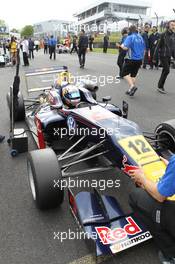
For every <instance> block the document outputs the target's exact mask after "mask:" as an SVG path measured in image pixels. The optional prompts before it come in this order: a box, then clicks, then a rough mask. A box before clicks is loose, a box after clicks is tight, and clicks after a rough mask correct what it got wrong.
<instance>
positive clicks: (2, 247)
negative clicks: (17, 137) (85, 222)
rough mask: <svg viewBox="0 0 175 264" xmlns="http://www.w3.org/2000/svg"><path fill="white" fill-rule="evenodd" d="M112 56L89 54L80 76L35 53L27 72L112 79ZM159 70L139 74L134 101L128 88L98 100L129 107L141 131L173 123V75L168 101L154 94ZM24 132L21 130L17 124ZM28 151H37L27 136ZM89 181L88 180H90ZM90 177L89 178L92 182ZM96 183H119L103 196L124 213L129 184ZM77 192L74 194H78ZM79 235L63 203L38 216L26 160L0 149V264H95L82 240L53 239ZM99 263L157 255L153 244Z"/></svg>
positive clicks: (60, 60) (115, 88) (71, 60)
mask: <svg viewBox="0 0 175 264" xmlns="http://www.w3.org/2000/svg"><path fill="white" fill-rule="evenodd" d="M116 59H117V56H115V55H108V54H95V53H93V54H88V55H87V64H86V68H85V69H84V70H81V69H79V66H78V60H77V56H76V55H75V54H74V55H57V59H56V61H50V60H49V58H48V55H44V54H43V52H42V51H40V52H38V53H37V54H36V56H35V59H34V60H33V61H32V62H31V66H30V67H29V68H30V69H31V68H40V67H46V66H53V65H67V66H68V67H69V70H70V71H71V72H72V73H73V74H75V75H82V74H83V75H86V74H90V75H93V76H99V75H110V76H116V73H117V67H116ZM25 70H26V68H25V67H22V66H21V69H20V75H21V90H22V91H23V93H24V94H26V88H25V84H24V71H25ZM14 73H15V69H14V68H11V67H10V68H1V69H0V133H1V134H4V135H5V136H6V138H8V131H9V112H8V108H7V105H6V93H7V92H8V90H9V87H10V85H11V84H12V82H13V76H14ZM159 75H160V70H159V71H157V70H153V71H150V70H141V71H140V73H139V77H138V87H139V90H138V92H137V93H136V95H135V97H134V98H128V97H127V95H125V91H126V89H127V85H126V83H125V82H124V81H121V82H120V84H114V83H113V84H106V85H105V86H101V87H100V89H99V92H98V99H100V98H101V97H102V96H106V95H111V96H112V102H113V103H115V104H116V105H119V106H120V105H121V102H122V100H123V99H124V100H127V102H128V103H129V119H131V120H133V121H135V122H137V123H138V124H139V126H140V127H141V128H142V130H143V131H154V129H155V127H156V125H157V124H159V123H160V122H162V121H164V120H168V119H172V118H174V117H175V116H174V113H175V111H174V110H175V104H174V102H175V75H174V71H173V70H172V71H171V74H170V75H169V77H168V80H167V82H166V90H167V91H168V94H167V95H162V94H159V93H158V92H157V91H156V84H157V81H158V78H159ZM18 126H19V127H23V126H24V124H23V123H21V124H18ZM29 148H30V150H32V149H35V148H36V146H35V144H34V142H33V140H32V138H31V136H30V135H29ZM88 177H89V176H88ZM91 177H92V176H91ZM93 177H95V178H97V179H101V178H104V179H111V178H114V177H115V178H118V179H120V180H121V187H120V188H119V189H115V190H114V189H108V190H105V192H103V193H108V194H112V195H114V196H115V197H116V198H117V199H119V201H120V203H121V204H122V206H123V208H124V209H125V210H126V211H128V210H129V206H128V202H127V201H128V193H129V192H130V191H131V190H132V189H133V188H135V186H134V185H133V184H132V183H131V181H130V180H129V179H128V178H127V177H126V176H125V175H123V174H118V173H117V172H116V171H115V170H113V171H111V172H110V173H109V172H108V173H103V174H99V175H93ZM76 191H77V190H76ZM68 229H71V231H74V232H76V231H78V228H77V225H76V223H75V221H74V219H73V218H72V216H71V213H70V211H69V207H68V202H67V198H66V200H65V201H64V203H63V205H62V206H61V208H60V209H57V210H54V211H49V212H44V213H43V212H40V211H38V210H37V209H36V208H35V206H34V203H33V201H32V197H31V193H30V190H29V187H28V180H27V170H26V154H21V155H19V156H18V157H16V158H12V157H11V156H10V152H9V147H8V144H7V143H6V141H4V142H3V143H2V144H1V145H0V264H19V263H22V264H36V263H37V264H40V263H42V264H48V263H49V264H66V263H69V264H70V263H71V264H76V263H77V264H80V263H86V264H90V263H94V262H93V260H92V258H91V254H90V252H89V251H88V249H87V248H86V245H85V243H84V241H82V240H65V241H64V242H63V243H61V242H60V241H59V240H58V239H54V232H56V233H57V232H58V231H67V230H68ZM103 263H106V264H107V263H109V264H110V263H118V264H127V263H130V264H147V263H150V264H153V263H154V264H158V263H159V261H158V259H157V249H156V247H155V245H154V244H153V242H148V243H145V244H141V245H140V246H137V247H134V248H131V249H129V250H127V251H124V252H123V253H121V254H119V255H117V256H116V257H114V258H109V259H107V260H104V262H103Z"/></svg>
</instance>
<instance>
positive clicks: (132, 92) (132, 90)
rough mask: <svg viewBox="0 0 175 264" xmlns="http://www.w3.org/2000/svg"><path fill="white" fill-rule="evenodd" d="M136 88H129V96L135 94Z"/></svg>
mask: <svg viewBox="0 0 175 264" xmlns="http://www.w3.org/2000/svg"><path fill="white" fill-rule="evenodd" d="M137 89H138V88H137V87H136V86H133V87H132V88H131V90H130V94H129V95H130V96H134V94H135V92H136V91H137Z"/></svg>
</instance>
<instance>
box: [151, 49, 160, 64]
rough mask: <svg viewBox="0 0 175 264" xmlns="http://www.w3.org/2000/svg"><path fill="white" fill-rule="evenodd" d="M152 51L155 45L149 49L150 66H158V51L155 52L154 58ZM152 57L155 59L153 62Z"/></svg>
mask: <svg viewBox="0 0 175 264" xmlns="http://www.w3.org/2000/svg"><path fill="white" fill-rule="evenodd" d="M154 52H155V47H153V48H151V49H150V67H151V68H153V67H154V66H155V67H158V65H159V54H158V52H157V53H156V54H155V58H154ZM153 59H155V62H153Z"/></svg>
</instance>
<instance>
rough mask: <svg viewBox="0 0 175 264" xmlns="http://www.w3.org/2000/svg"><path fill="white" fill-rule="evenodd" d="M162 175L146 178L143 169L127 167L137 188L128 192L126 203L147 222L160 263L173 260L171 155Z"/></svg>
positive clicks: (174, 177) (174, 162)
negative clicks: (156, 177)
mask: <svg viewBox="0 0 175 264" xmlns="http://www.w3.org/2000/svg"><path fill="white" fill-rule="evenodd" d="M161 159H162V160H163V161H164V163H165V164H166V165H167V168H166V171H165V174H164V176H163V177H162V178H161V179H160V181H159V182H158V183H155V182H153V181H151V180H149V179H147V178H146V177H145V175H144V171H143V169H141V168H140V169H138V170H135V171H130V172H129V174H130V176H131V178H132V179H133V180H134V182H135V183H137V184H138V185H139V186H140V187H141V188H137V189H136V190H134V192H132V193H131V194H130V198H129V203H130V205H131V207H132V208H133V210H134V211H135V212H136V213H137V216H138V218H140V219H141V221H142V222H143V223H145V225H146V226H147V228H148V229H149V231H150V232H151V234H152V235H153V238H154V241H155V243H156V245H157V246H158V248H159V249H160V251H159V259H160V261H161V263H162V264H175V219H174V218H175V201H174V200H168V199H167V198H169V197H171V196H173V195H175V155H173V156H172V157H171V159H170V161H169V162H168V161H167V160H165V159H163V158H161Z"/></svg>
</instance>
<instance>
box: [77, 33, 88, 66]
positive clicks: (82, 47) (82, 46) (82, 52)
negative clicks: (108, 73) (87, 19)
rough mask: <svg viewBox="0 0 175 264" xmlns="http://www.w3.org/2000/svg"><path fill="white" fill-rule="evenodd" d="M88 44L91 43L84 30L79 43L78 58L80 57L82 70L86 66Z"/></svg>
mask: <svg viewBox="0 0 175 264" xmlns="http://www.w3.org/2000/svg"><path fill="white" fill-rule="evenodd" d="M88 42H89V41H88V37H87V36H86V34H85V31H84V29H82V30H81V33H80V37H79V41H78V48H79V51H78V57H79V63H80V68H84V65H85V60H86V51H87V48H88Z"/></svg>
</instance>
